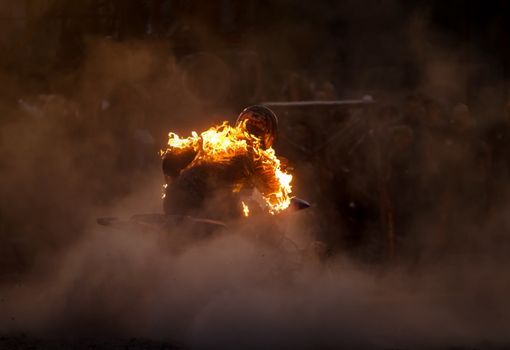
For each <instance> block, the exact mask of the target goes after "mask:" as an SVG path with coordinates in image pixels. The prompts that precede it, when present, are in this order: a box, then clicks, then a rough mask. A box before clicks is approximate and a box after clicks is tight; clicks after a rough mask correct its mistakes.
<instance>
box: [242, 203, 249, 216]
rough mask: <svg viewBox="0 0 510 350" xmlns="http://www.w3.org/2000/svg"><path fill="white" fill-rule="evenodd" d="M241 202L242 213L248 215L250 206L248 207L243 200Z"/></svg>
mask: <svg viewBox="0 0 510 350" xmlns="http://www.w3.org/2000/svg"><path fill="white" fill-rule="evenodd" d="M241 204H242V205H243V214H244V216H249V215H250V208H248V206H247V205H246V204H245V203H244V202H241Z"/></svg>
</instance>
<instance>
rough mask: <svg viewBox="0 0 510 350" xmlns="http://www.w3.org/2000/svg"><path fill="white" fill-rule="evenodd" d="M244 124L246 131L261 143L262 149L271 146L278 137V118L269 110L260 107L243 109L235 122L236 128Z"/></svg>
mask: <svg viewBox="0 0 510 350" xmlns="http://www.w3.org/2000/svg"><path fill="white" fill-rule="evenodd" d="M243 123H244V127H245V128H246V131H248V132H249V133H250V134H252V135H254V136H256V137H258V138H259V139H260V140H261V141H262V147H264V148H269V147H271V146H272V145H273V143H274V141H275V140H276V136H277V135H278V118H277V117H276V114H275V113H274V112H273V111H272V110H270V109H269V108H267V107H265V106H261V105H256V106H250V107H247V108H245V109H244V110H243V111H242V112H241V114H239V117H237V120H236V126H237V127H238V126H240V125H242V124H243Z"/></svg>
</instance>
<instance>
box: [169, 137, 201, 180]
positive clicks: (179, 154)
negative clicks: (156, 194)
mask: <svg viewBox="0 0 510 350" xmlns="http://www.w3.org/2000/svg"><path fill="white" fill-rule="evenodd" d="M196 155H197V150H195V149H194V148H193V147H192V146H189V147H184V148H168V149H167V150H166V151H165V153H164V155H163V164H162V168H163V174H165V179H166V182H167V183H169V182H170V181H171V179H172V178H174V177H176V176H177V175H179V173H180V172H181V170H182V169H184V168H186V167H187V166H188V165H189V164H190V163H191V162H192V161H193V159H195V157H196Z"/></svg>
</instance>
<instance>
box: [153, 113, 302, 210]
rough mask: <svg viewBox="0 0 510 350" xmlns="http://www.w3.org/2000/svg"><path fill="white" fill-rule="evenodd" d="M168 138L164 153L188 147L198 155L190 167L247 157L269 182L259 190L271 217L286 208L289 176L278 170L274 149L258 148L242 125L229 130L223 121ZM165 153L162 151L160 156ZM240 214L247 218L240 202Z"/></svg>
mask: <svg viewBox="0 0 510 350" xmlns="http://www.w3.org/2000/svg"><path fill="white" fill-rule="evenodd" d="M168 136H169V138H168V148H167V150H166V151H175V150H179V149H186V148H192V149H193V150H195V151H196V152H198V154H197V157H196V158H195V159H194V160H193V162H192V164H191V165H190V166H193V164H195V163H197V162H216V163H217V162H219V163H228V162H230V161H231V160H232V158H233V157H237V156H242V155H250V156H251V157H252V158H253V160H254V162H255V163H256V166H257V168H258V169H259V170H260V173H261V174H262V175H263V176H264V178H266V179H268V180H269V181H267V182H268V183H266V184H264V186H263V187H265V189H262V190H261V191H260V192H261V193H262V196H263V197H264V200H265V202H266V204H267V206H268V211H269V212H270V213H271V214H275V213H277V212H280V211H282V210H284V209H286V208H287V207H288V206H289V205H290V200H291V196H290V194H291V192H292V186H291V181H292V175H291V174H288V173H287V172H286V171H285V170H284V169H282V164H281V162H280V159H278V157H277V156H276V154H275V151H274V149H273V148H268V149H263V148H262V147H260V140H259V139H258V138H257V137H255V136H253V135H251V134H249V133H248V132H246V128H245V127H244V125H241V126H239V127H232V126H230V125H229V124H228V122H223V124H221V125H218V126H213V127H211V128H210V129H209V130H206V131H204V132H203V133H201V134H200V135H198V134H197V133H196V132H195V131H193V132H192V133H191V136H189V137H187V138H181V137H179V136H178V135H177V134H175V133H172V132H171V133H169V134H168ZM166 151H162V152H161V153H162V155H164V153H165V152H166ZM243 211H244V213H245V216H247V213H249V209H248V207H247V206H245V204H244V203H243Z"/></svg>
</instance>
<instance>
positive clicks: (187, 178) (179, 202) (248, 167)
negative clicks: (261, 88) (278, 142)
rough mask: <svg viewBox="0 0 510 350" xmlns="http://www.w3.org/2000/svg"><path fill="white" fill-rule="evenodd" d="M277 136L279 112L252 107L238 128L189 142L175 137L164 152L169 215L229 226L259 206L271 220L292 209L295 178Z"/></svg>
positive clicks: (217, 130)
mask: <svg viewBox="0 0 510 350" xmlns="http://www.w3.org/2000/svg"><path fill="white" fill-rule="evenodd" d="M277 132H278V120H277V117H276V115H275V114H274V112H273V111H271V110H270V109H269V108H267V107H264V106H251V107H248V108H246V109H245V110H243V111H242V112H241V114H240V115H239V117H238V118H237V121H236V123H235V126H231V125H229V124H228V122H223V124H221V125H219V126H214V127H212V128H210V129H209V130H207V131H205V132H203V133H201V134H200V135H199V134H197V133H196V132H193V133H192V135H191V136H190V137H187V138H181V137H179V136H178V135H176V134H174V133H170V134H169V140H168V147H167V149H166V150H164V151H163V152H162V156H163V173H164V175H165V180H166V185H165V193H164V195H163V198H164V211H165V213H166V214H172V215H190V216H195V217H205V218H211V219H220V220H224V219H233V218H237V217H241V216H243V215H244V216H248V215H249V214H250V211H251V209H252V208H254V207H257V206H258V207H259V208H264V209H265V210H267V211H268V212H269V213H271V214H275V213H278V212H280V211H282V210H284V209H286V208H287V207H289V205H290V204H291V197H290V194H291V191H292V188H291V184H290V183H291V180H292V175H290V174H288V173H287V172H286V166H285V164H284V162H283V161H282V160H281V159H279V158H278V157H276V155H275V151H274V149H273V148H272V145H273V142H274V141H275V139H276V135H277ZM255 190H257V191H258V193H259V194H260V195H259V199H260V200H259V202H260V203H261V204H262V205H261V206H260V205H257V206H254V204H255V203H256V201H255V200H254V199H253V198H256V196H254V193H257V191H255ZM247 203H248V204H247Z"/></svg>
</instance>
